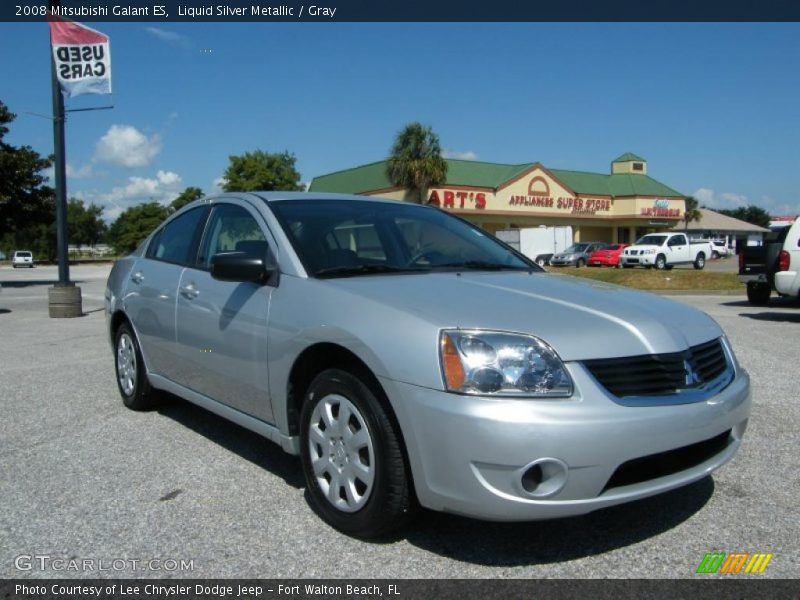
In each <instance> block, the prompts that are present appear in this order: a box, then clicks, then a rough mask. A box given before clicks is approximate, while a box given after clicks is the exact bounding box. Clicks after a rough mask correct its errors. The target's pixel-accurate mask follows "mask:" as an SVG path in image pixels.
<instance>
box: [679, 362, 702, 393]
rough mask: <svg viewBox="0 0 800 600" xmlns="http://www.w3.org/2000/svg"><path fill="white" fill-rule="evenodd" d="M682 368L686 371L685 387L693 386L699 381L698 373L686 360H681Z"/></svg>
mask: <svg viewBox="0 0 800 600" xmlns="http://www.w3.org/2000/svg"><path fill="white" fill-rule="evenodd" d="M683 369H684V371H685V372H686V387H694V386H695V385H697V384H698V383H700V375H698V374H697V371H695V370H694V369H693V368H692V365H691V364H689V361H688V360H684V361H683Z"/></svg>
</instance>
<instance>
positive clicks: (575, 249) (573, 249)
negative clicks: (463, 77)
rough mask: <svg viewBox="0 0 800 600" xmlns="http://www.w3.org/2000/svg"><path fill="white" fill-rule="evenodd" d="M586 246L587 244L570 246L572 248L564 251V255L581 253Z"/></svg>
mask: <svg viewBox="0 0 800 600" xmlns="http://www.w3.org/2000/svg"><path fill="white" fill-rule="evenodd" d="M588 246H589V244H572V246H570V247H569V248H567V249H566V250H564V253H565V254H566V253H569V252H583V251H584V250H586V248H587V247H588Z"/></svg>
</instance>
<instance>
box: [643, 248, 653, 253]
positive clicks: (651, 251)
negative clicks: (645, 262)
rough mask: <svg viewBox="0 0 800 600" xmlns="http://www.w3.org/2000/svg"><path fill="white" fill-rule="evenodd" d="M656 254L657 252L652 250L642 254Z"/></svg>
mask: <svg viewBox="0 0 800 600" xmlns="http://www.w3.org/2000/svg"><path fill="white" fill-rule="evenodd" d="M655 253H656V251H655V250H653V249H652V248H651V249H650V250H645V251H644V252H642V254H655Z"/></svg>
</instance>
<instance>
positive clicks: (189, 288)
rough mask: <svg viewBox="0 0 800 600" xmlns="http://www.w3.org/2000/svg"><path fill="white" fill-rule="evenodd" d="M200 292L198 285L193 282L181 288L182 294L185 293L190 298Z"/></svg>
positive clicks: (195, 296)
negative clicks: (195, 285)
mask: <svg viewBox="0 0 800 600" xmlns="http://www.w3.org/2000/svg"><path fill="white" fill-rule="evenodd" d="M199 294H200V291H199V290H198V289H197V288H196V287H194V284H193V283H190V284H189V285H185V286H183V287H182V288H181V295H183V296H184V297H185V298H188V299H189V300H193V299H194V298H197V296H198V295H199Z"/></svg>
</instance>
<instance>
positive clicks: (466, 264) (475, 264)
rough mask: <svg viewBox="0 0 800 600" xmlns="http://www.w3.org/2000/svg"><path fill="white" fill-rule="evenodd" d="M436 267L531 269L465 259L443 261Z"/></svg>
mask: <svg viewBox="0 0 800 600" xmlns="http://www.w3.org/2000/svg"><path fill="white" fill-rule="evenodd" d="M435 266H437V267H451V268H459V269H470V270H475V271H502V270H504V269H508V270H512V271H530V270H531V269H530V268H528V267H515V266H513V265H502V264H500V263H492V262H487V261H484V260H465V261H463V262H451V263H444V264H441V265H435Z"/></svg>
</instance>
